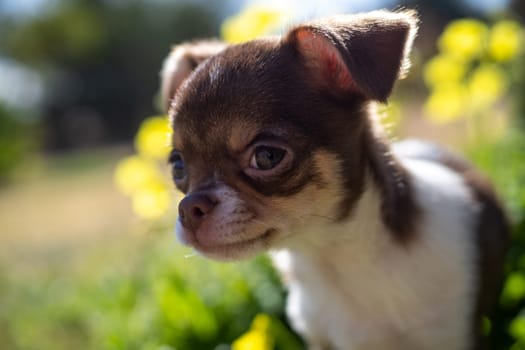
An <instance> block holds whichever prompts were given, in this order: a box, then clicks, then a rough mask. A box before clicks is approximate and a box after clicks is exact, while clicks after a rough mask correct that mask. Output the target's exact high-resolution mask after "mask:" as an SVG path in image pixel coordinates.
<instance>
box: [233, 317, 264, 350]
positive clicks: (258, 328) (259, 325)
mask: <svg viewBox="0 0 525 350" xmlns="http://www.w3.org/2000/svg"><path fill="white" fill-rule="evenodd" d="M270 324H271V319H270V317H269V316H268V315H264V314H260V315H257V316H256V317H255V319H254V320H253V322H252V325H251V328H250V330H249V331H248V332H246V333H244V334H243V335H241V337H240V338H238V339H237V340H235V341H234V342H233V344H232V350H272V349H273V338H272V337H271V336H270Z"/></svg>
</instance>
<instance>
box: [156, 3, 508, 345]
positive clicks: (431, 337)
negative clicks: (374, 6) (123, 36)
mask: <svg viewBox="0 0 525 350" xmlns="http://www.w3.org/2000/svg"><path fill="white" fill-rule="evenodd" d="M416 27H417V19H416V16H415V14H414V13H413V12H410V11H404V12H395V13H392V12H387V11H376V12H371V13H365V14H358V15H348V16H340V17H333V18H327V19H322V20H318V21H313V22H309V23H305V24H302V25H299V26H297V27H295V28H293V29H291V30H290V31H289V32H288V33H287V34H285V35H284V36H283V37H279V38H268V39H261V40H254V41H251V42H247V43H244V44H240V45H232V46H227V45H226V44H224V43H221V42H194V43H187V44H183V45H179V46H177V47H175V48H174V50H173V51H172V53H171V54H170V55H169V57H168V58H167V60H166V62H165V65H164V69H163V73H162V93H163V98H164V102H165V105H166V108H167V109H169V115H170V118H171V122H172V126H173V140H172V142H173V151H172V152H171V156H170V162H171V164H172V169H173V178H174V181H175V183H176V185H177V187H178V188H179V189H180V190H182V191H183V192H184V193H185V194H186V196H185V198H184V199H183V200H182V201H181V202H180V205H179V219H178V222H177V235H178V237H179V239H180V241H182V242H183V243H184V244H187V245H190V246H192V247H193V248H194V249H196V250H197V251H198V252H200V253H202V254H203V255H205V256H208V257H210V258H213V259H220V260H232V259H241V258H247V257H251V256H254V255H255V254H258V253H261V252H263V251H267V250H270V251H271V252H272V256H273V258H274V260H275V262H276V266H277V268H278V269H279V270H280V271H281V272H282V274H283V276H284V277H285V281H286V283H287V285H288V287H289V297H288V302H287V313H288V315H289V317H290V319H291V321H292V324H293V326H294V327H295V328H296V330H297V331H298V332H300V333H301V334H302V335H303V336H304V337H305V339H306V340H307V342H308V344H309V346H310V348H311V349H359V350H364V349H367V350H378V349H386V350H395V349H399V350H443V349H446V350H466V349H471V350H473V349H480V348H482V347H483V344H482V343H483V342H482V340H481V339H482V338H481V332H480V325H481V319H482V316H483V315H484V314H485V313H487V312H488V310H489V307H490V305H491V303H492V302H493V301H494V299H495V298H496V296H497V292H498V285H499V282H500V279H501V270H502V265H503V259H504V255H505V251H506V247H507V241H508V225H507V221H506V219H505V215H504V213H503V211H502V209H501V207H500V205H499V204H498V201H497V200H496V198H495V195H494V193H493V191H492V189H491V186H490V184H489V183H488V182H487V181H486V180H484V179H483V178H482V177H481V176H479V175H478V174H477V173H476V172H475V171H474V170H473V169H472V168H471V167H470V166H469V165H468V164H467V163H466V162H465V161H463V160H462V159H460V158H459V157H457V156H455V155H452V154H450V153H449V152H446V151H444V150H442V149H440V148H439V147H437V146H434V145H431V144H426V143H422V142H416V141H406V142H402V143H398V144H394V145H389V144H388V143H387V142H386V140H385V139H384V137H383V135H382V132H381V129H380V127H379V126H378V124H377V122H376V121H375V116H374V112H373V105H374V101H386V99H387V98H388V96H389V95H390V93H391V91H392V88H393V86H394V83H395V81H396V80H397V79H398V78H399V77H400V76H402V75H403V74H404V73H405V72H406V70H407V68H408V59H407V56H408V53H409V51H410V47H411V44H412V41H413V38H414V36H415V32H416V29H417V28H416Z"/></svg>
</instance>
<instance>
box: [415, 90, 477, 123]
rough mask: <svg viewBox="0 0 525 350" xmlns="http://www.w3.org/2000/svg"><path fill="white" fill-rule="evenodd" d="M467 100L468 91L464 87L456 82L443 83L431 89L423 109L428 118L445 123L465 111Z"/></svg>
mask: <svg viewBox="0 0 525 350" xmlns="http://www.w3.org/2000/svg"><path fill="white" fill-rule="evenodd" d="M467 101H468V93H467V90H466V89H465V87H463V86H462V85H461V84H456V83H444V84H440V85H438V86H436V88H435V89H434V90H433V91H432V93H431V95H430V97H429V98H428V99H427V101H426V103H425V107H424V109H425V112H426V114H427V115H428V117H429V118H430V120H432V121H434V122H436V123H438V124H445V123H449V122H451V121H454V120H456V119H458V118H459V117H461V116H462V114H464V113H465V108H466V107H467Z"/></svg>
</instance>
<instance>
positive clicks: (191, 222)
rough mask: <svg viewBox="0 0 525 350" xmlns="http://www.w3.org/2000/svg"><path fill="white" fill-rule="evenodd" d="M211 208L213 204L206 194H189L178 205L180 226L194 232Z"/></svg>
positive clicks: (213, 206)
mask: <svg viewBox="0 0 525 350" xmlns="http://www.w3.org/2000/svg"><path fill="white" fill-rule="evenodd" d="M213 208H215V202H213V201H212V200H211V199H210V197H208V196H207V195H206V194H204V193H193V194H190V195H188V196H186V197H184V199H183V200H182V201H181V202H180V203H179V220H180V222H181V224H182V226H184V227H186V228H187V229H190V230H191V231H193V232H195V231H197V229H198V228H199V226H200V225H201V224H202V222H203V221H204V218H205V217H206V215H208V214H209V213H210V212H211V211H212V210H213Z"/></svg>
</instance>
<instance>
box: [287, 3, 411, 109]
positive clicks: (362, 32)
mask: <svg viewBox="0 0 525 350" xmlns="http://www.w3.org/2000/svg"><path fill="white" fill-rule="evenodd" d="M417 22H418V20H417V16H416V13H415V12H414V11H403V12H387V11H375V12H370V13H367V14H359V15H348V16H338V17H332V18H328V19H324V20H320V21H316V22H310V23H307V24H305V25H301V26H298V27H296V28H294V29H292V30H291V31H290V32H289V33H288V34H287V36H286V37H285V38H284V41H285V42H287V43H290V44H291V45H292V46H294V48H295V49H296V50H297V52H298V53H299V55H300V57H302V59H303V62H304V64H305V65H306V66H307V67H308V69H309V74H310V75H311V76H312V78H313V79H314V83H315V84H321V85H322V86H323V87H324V88H327V89H329V90H330V91H337V93H339V94H346V93H348V92H354V93H355V92H358V93H361V94H363V95H364V96H366V97H367V98H370V99H374V100H378V101H382V102H384V101H386V99H387V98H388V96H389V95H390V93H391V92H392V88H393V86H394V83H395V81H396V80H397V79H398V78H400V77H402V76H403V74H405V73H406V71H407V70H408V68H409V60H408V54H409V52H410V49H411V46H412V42H413V39H414V37H415V34H416V31H417ZM334 89H335V90H334Z"/></svg>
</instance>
